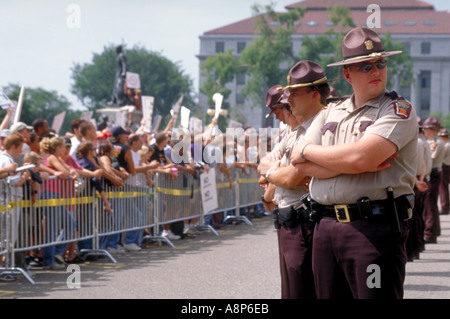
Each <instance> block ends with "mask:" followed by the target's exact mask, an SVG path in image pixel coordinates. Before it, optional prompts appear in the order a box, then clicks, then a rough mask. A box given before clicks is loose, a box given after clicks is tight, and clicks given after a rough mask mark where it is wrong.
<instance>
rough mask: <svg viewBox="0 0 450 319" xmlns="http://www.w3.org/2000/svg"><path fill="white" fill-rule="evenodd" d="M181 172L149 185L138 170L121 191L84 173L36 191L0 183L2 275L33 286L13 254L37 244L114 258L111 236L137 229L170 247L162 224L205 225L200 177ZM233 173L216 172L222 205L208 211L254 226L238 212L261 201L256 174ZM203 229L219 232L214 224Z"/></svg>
mask: <svg viewBox="0 0 450 319" xmlns="http://www.w3.org/2000/svg"><path fill="white" fill-rule="evenodd" d="M178 174H179V175H178V178H176V179H174V178H173V176H172V175H170V174H155V176H154V178H153V180H154V183H155V184H154V186H153V187H149V186H148V185H147V184H146V179H145V175H144V174H137V175H136V176H133V177H131V178H130V179H128V180H127V181H126V182H125V186H123V187H120V188H118V187H115V186H112V185H108V183H106V182H104V183H103V184H102V187H101V188H100V187H98V186H95V185H97V184H96V183H94V182H95V181H94V180H93V179H88V178H80V179H78V180H73V179H71V178H68V179H59V178H56V177H50V178H49V179H44V180H43V182H42V183H41V184H40V185H39V190H38V191H33V190H32V189H31V187H30V185H29V184H27V183H26V184H25V185H24V186H23V187H17V188H16V187H11V185H9V184H8V182H7V180H5V179H3V180H0V200H1V207H2V210H1V218H0V227H1V245H0V257H3V258H4V265H3V267H0V273H10V274H22V275H24V276H25V277H26V278H27V279H28V280H29V281H30V282H31V283H33V284H34V281H33V279H32V278H31V277H30V276H29V275H28V273H27V272H26V271H25V270H24V269H22V268H20V267H16V264H15V259H14V255H15V253H16V252H26V251H32V250H34V249H52V251H53V253H55V251H56V252H60V253H62V252H63V251H64V250H63V249H64V248H65V247H66V246H67V244H69V243H73V242H77V243H78V246H79V249H80V252H81V253H84V254H85V256H87V255H105V256H107V257H108V258H109V259H110V260H111V261H112V262H113V263H116V260H115V259H114V258H113V257H112V256H111V255H110V253H109V252H108V251H107V250H106V248H107V245H108V241H110V240H112V241H115V240H117V241H119V240H120V236H122V235H123V234H124V233H126V234H127V235H128V234H131V233H133V232H136V236H137V238H139V240H142V239H144V238H152V239H156V240H158V241H165V242H167V243H168V244H169V245H170V246H172V247H174V245H173V244H172V243H171V242H170V240H168V239H167V238H164V237H161V236H159V231H160V226H161V225H166V224H170V223H173V222H176V221H185V220H193V221H196V220H198V221H199V222H200V225H202V226H203V220H204V217H205V212H204V211H203V207H202V198H201V189H200V179H198V178H195V177H194V176H193V175H191V174H188V173H186V172H179V173H178ZM231 174H232V175H231V176H232V177H233V180H232V188H230V182H229V180H228V178H227V177H226V176H225V175H224V174H222V173H221V172H220V171H219V170H218V169H216V187H217V192H218V204H219V207H218V209H217V210H215V211H213V212H208V215H209V214H214V213H217V212H224V211H235V216H233V217H234V218H238V219H241V220H244V221H245V222H246V223H247V224H249V225H252V223H251V222H250V221H249V220H248V219H247V218H246V217H245V216H240V214H239V209H240V208H241V207H244V206H247V205H252V204H256V203H258V202H259V198H260V196H261V193H262V190H261V189H260V188H259V185H258V183H257V181H258V174H257V172H256V170H254V169H251V168H249V170H248V174H244V175H243V173H242V171H241V170H236V169H234V170H232V172H231ZM100 189H102V190H103V191H104V192H105V195H106V198H107V199H108V202H109V204H110V206H111V208H112V211H111V213H108V212H106V211H105V209H104V203H103V202H102V198H101V196H99V190H100ZM203 227H206V228H207V229H209V230H210V231H211V232H212V233H213V234H215V235H218V234H217V232H216V231H215V230H214V229H213V228H212V227H211V226H209V225H206V226H203ZM144 229H153V235H149V236H145V237H143V231H144Z"/></svg>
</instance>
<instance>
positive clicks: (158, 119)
mask: <svg viewBox="0 0 450 319" xmlns="http://www.w3.org/2000/svg"><path fill="white" fill-rule="evenodd" d="M161 120H162V116H161V115H159V114H158V115H156V116H155V121H154V122H153V125H152V131H155V132H158V129H159V125H160V124H161Z"/></svg>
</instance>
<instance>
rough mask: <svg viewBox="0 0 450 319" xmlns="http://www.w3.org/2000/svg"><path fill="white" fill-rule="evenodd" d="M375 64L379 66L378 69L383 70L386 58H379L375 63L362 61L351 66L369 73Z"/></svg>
mask: <svg viewBox="0 0 450 319" xmlns="http://www.w3.org/2000/svg"><path fill="white" fill-rule="evenodd" d="M374 65H375V66H376V67H377V69H378V70H382V69H384V68H385V67H386V65H387V62H386V60H379V61H377V62H375V63H370V62H366V63H361V64H359V65H351V66H353V67H356V68H358V69H359V70H360V71H361V72H364V73H368V72H370V70H372V68H373V66H374Z"/></svg>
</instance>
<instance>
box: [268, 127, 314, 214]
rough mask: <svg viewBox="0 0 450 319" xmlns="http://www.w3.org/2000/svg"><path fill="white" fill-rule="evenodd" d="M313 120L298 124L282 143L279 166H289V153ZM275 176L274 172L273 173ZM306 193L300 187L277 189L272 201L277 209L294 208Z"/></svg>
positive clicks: (298, 205) (299, 203)
mask: <svg viewBox="0 0 450 319" xmlns="http://www.w3.org/2000/svg"><path fill="white" fill-rule="evenodd" d="M312 120H313V119H310V120H309V121H306V122H304V123H302V124H299V125H297V126H296V127H295V129H294V130H293V131H292V133H291V134H290V135H289V137H288V138H287V139H286V141H284V142H285V143H284V144H283V145H284V149H283V157H282V159H281V166H289V165H291V152H292V149H293V148H294V145H295V143H296V141H297V140H298V139H299V138H301V137H302V136H304V135H305V133H306V130H307V129H308V127H309V126H310V125H311V122H312ZM274 174H276V171H275V172H274ZM306 193H307V192H306V191H305V190H304V189H303V188H302V187H301V186H295V187H293V188H282V187H277V188H276V189H275V193H274V201H275V202H276V203H277V205H278V207H280V208H284V207H288V206H294V208H298V207H300V206H301V205H302V204H303V203H302V202H301V201H300V198H301V197H302V196H303V195H305V194H306Z"/></svg>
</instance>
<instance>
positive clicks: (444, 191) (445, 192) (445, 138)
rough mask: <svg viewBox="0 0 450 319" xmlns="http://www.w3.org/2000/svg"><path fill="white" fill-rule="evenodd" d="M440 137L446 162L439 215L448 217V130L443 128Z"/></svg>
mask: <svg viewBox="0 0 450 319" xmlns="http://www.w3.org/2000/svg"><path fill="white" fill-rule="evenodd" d="M438 136H439V137H440V138H441V139H442V141H443V142H444V149H445V155H444V161H443V163H442V171H441V181H440V183H439V200H440V201H441V211H440V212H439V215H448V214H449V211H450V204H449V191H448V184H449V183H450V141H449V139H448V130H447V129H446V128H442V129H441V130H440V131H439V134H438Z"/></svg>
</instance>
